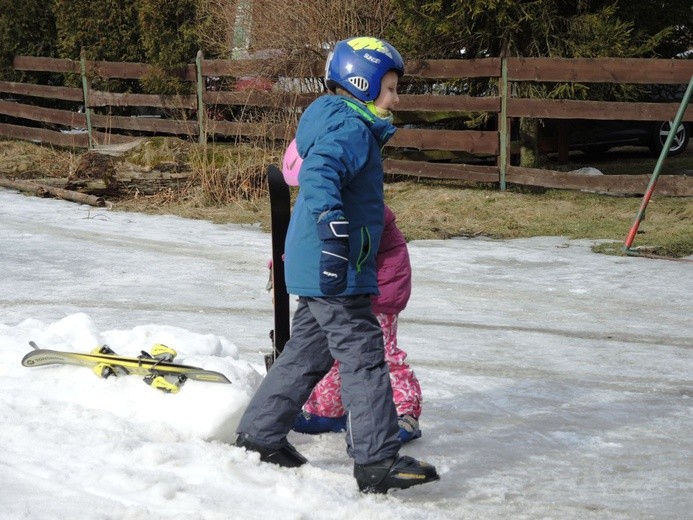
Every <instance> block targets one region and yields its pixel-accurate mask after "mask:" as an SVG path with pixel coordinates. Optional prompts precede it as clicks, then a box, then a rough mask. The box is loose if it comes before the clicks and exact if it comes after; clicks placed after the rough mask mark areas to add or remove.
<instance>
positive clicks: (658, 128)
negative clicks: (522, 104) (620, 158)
mask: <svg viewBox="0 0 693 520" xmlns="http://www.w3.org/2000/svg"><path fill="white" fill-rule="evenodd" d="M685 91H686V85H673V84H672V85H647V86H645V87H643V92H642V93H641V95H640V101H642V102H645V103H680V102H681V100H682V99H683V96H684V93H685ZM672 124H673V121H612V120H591V119H569V120H564V121H562V122H559V121H548V122H547V124H546V126H545V128H544V129H543V132H542V135H544V136H546V137H548V138H549V142H551V141H554V142H555V141H557V139H558V135H559V129H561V126H560V125H563V126H562V129H563V130H564V131H565V138H566V139H567V143H568V149H569V150H580V151H582V152H585V153H588V154H593V155H596V154H602V153H604V152H606V151H607V150H610V149H611V148H616V147H618V146H643V147H647V148H649V149H650V151H651V152H652V154H653V155H655V156H658V155H659V154H660V153H661V151H662V148H664V144H665V143H666V140H667V137H668V136H669V132H670V131H671V127H672ZM691 129H692V125H691V123H687V122H682V123H681V124H679V126H678V128H677V129H676V132H675V134H674V138H673V140H672V142H671V146H670V148H669V155H670V156H672V155H678V154H680V153H683V152H684V151H685V150H686V147H687V146H688V141H689V139H690V135H691Z"/></svg>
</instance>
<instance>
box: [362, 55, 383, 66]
mask: <svg viewBox="0 0 693 520" xmlns="http://www.w3.org/2000/svg"><path fill="white" fill-rule="evenodd" d="M363 57H364V58H366V59H367V60H368V61H371V62H373V63H375V64H378V63H380V62H381V61H382V60H381V59H380V58H376V57H375V56H371V55H370V54H368V53H366V54H364V55H363Z"/></svg>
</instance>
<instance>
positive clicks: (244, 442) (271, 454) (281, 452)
mask: <svg viewBox="0 0 693 520" xmlns="http://www.w3.org/2000/svg"><path fill="white" fill-rule="evenodd" d="M236 446H238V447H239V448H245V449H246V450H248V451H255V452H257V453H259V454H260V460H261V461H262V462H269V463H270V464H276V465H277V466H282V467H284V468H297V467H299V466H303V465H304V464H305V463H306V462H308V459H306V458H305V457H304V456H303V455H301V454H300V453H299V452H298V450H297V449H296V448H294V447H293V446H292V445H291V444H289V443H288V442H287V443H286V445H284V446H282V447H281V448H278V449H277V448H265V447H264V446H260V445H259V444H255V443H254V442H253V441H251V440H250V439H248V436H247V435H244V434H240V435H239V436H238V438H237V439H236Z"/></svg>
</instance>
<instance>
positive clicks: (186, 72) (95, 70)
mask: <svg viewBox="0 0 693 520" xmlns="http://www.w3.org/2000/svg"><path fill="white" fill-rule="evenodd" d="M86 68H87V76H98V77H100V78H120V79H142V78H144V77H146V76H150V75H153V74H156V73H157V71H158V69H157V68H156V67H154V66H153V65H150V64H148V63H134V62H124V61H121V62H116V61H91V60H87V62H86ZM168 75H170V76H173V77H177V78H180V79H182V80H185V81H196V80H197V73H196V70H195V65H194V64H187V65H185V66H184V67H181V68H180V69H178V70H173V71H168Z"/></svg>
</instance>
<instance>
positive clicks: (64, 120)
mask: <svg viewBox="0 0 693 520" xmlns="http://www.w3.org/2000/svg"><path fill="white" fill-rule="evenodd" d="M0 114H5V115H9V116H12V117H19V118H22V119H30V120H32V121H41V122H43V123H53V124H57V125H65V126H69V127H72V128H84V127H85V126H87V118H86V116H85V115H84V114H79V113H77V112H71V111H69V110H58V109H56V108H44V107H37V106H34V105H25V104H23V103H14V102H11V101H0Z"/></svg>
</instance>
